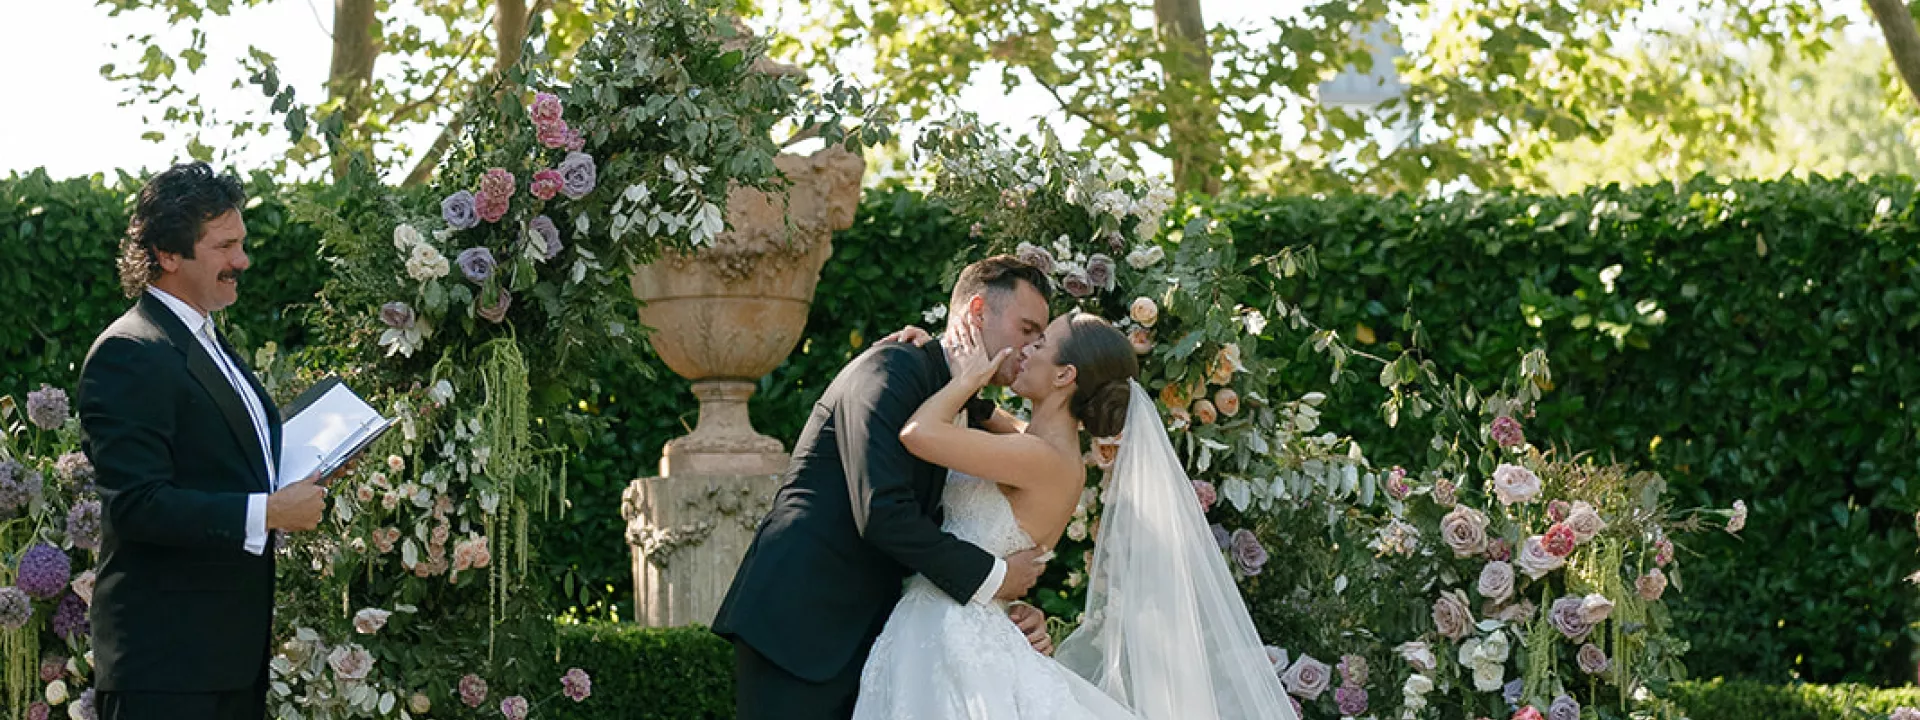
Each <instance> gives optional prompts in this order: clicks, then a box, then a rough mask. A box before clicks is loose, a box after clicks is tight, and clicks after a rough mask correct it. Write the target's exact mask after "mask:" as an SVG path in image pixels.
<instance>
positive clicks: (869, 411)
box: [834, 346, 1006, 603]
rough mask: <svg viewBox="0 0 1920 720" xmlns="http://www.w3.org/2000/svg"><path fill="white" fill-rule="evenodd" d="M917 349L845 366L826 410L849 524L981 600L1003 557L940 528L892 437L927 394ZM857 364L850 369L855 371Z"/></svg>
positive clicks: (947, 585)
mask: <svg viewBox="0 0 1920 720" xmlns="http://www.w3.org/2000/svg"><path fill="white" fill-rule="evenodd" d="M918 353H919V351H918V350H914V349H912V348H910V347H906V346H900V347H899V348H897V349H891V350H890V349H887V348H881V349H879V350H877V351H876V355H875V356H874V357H870V358H867V361H866V362H864V363H860V364H857V365H855V366H852V367H849V368H848V370H849V371H857V372H859V373H861V376H856V377H853V378H847V379H850V380H853V381H854V382H849V383H846V385H845V386H844V392H842V393H840V395H839V398H838V400H837V406H836V407H835V408H834V417H835V420H834V439H835V442H836V444H837V445H838V447H839V450H840V459H841V463H842V467H844V468H845V470H846V473H847V493H848V497H849V499H851V501H852V503H853V520H854V525H855V527H857V528H858V529H859V531H860V536H861V537H862V538H865V539H866V541H867V542H869V543H872V544H873V545H874V546H875V547H877V548H879V549H880V550H881V552H885V553H886V554H887V555H888V556H889V557H892V558H893V559H894V560H896V561H898V562H899V563H900V564H902V565H905V566H907V567H908V568H910V569H912V570H913V571H914V572H917V573H920V574H921V575H924V576H926V578H927V579H928V580H931V581H933V584H934V585H935V586H937V587H939V588H940V589H941V591H943V592H945V593H947V594H948V595H950V596H952V597H953V599H954V600H956V601H958V602H962V603H965V602H985V601H986V600H990V599H992V598H993V595H994V593H995V592H996V591H997V590H999V587H1000V581H1001V580H1002V579H1003V578H1004V577H1005V576H1006V562H1005V561H1003V560H1000V559H999V558H996V557H994V556H993V555H992V554H990V553H988V552H987V551H985V550H982V549H980V548H979V547H978V546H975V545H974V544H972V543H969V542H966V541H964V540H961V539H959V538H957V537H954V536H953V535H952V534H949V533H947V532H945V531H942V530H941V529H940V526H939V524H937V523H935V522H934V521H933V519H932V518H931V517H929V516H928V513H927V512H926V509H925V508H923V507H921V506H920V501H919V499H918V498H917V497H916V496H915V495H914V492H913V488H912V487H911V486H910V485H908V480H909V478H911V477H913V472H914V467H915V465H916V464H917V463H918V461H917V460H915V459H914V458H913V456H912V455H909V454H908V453H907V448H906V446H905V445H902V444H901V443H900V428H901V427H903V426H905V425H906V423H907V418H908V417H911V416H912V415H913V412H914V410H916V409H918V408H919V406H920V402H921V401H922V400H925V399H926V398H927V396H929V395H931V394H933V390H934V388H932V387H931V385H932V379H931V378H930V377H929V374H928V373H925V372H920V370H921V369H922V368H920V367H917V366H916V365H915V361H916V360H918V359H919V358H916V357H915V355H916V354H918ZM856 369H857V370H856Z"/></svg>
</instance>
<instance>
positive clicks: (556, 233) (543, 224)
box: [527, 215, 565, 260]
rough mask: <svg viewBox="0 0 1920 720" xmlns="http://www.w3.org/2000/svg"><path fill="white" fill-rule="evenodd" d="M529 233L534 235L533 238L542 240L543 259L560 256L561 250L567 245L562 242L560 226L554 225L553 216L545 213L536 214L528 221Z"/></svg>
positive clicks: (541, 253)
mask: <svg viewBox="0 0 1920 720" xmlns="http://www.w3.org/2000/svg"><path fill="white" fill-rule="evenodd" d="M527 234H528V235H530V236H532V239H535V240H538V241H540V243H541V245H540V246H539V247H540V248H541V252H540V257H541V259H544V260H552V259H554V258H555V257H558V256H559V255H560V250H561V249H562V248H564V247H565V246H564V245H561V244H560V228H557V227H554V226H553V218H550V217H547V216H545V215H540V216H536V217H535V218H534V219H533V220H532V221H531V222H528V223H527Z"/></svg>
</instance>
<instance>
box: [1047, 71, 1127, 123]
mask: <svg viewBox="0 0 1920 720" xmlns="http://www.w3.org/2000/svg"><path fill="white" fill-rule="evenodd" d="M1027 75H1028V76H1030V77H1032V78H1033V81H1034V82H1036V83H1039V84H1040V87H1041V88H1042V89H1044V90H1046V91H1047V94H1048V95H1052V96H1053V101H1054V102H1055V103H1058V104H1059V105H1060V111H1061V112H1064V113H1066V114H1068V115H1070V116H1072V117H1074V118H1077V119H1078V120H1080V121H1081V122H1084V123H1086V124H1087V125H1089V126H1092V127H1093V128H1094V129H1096V130H1099V131H1100V132H1103V133H1106V134H1107V136H1108V137H1111V138H1113V139H1114V140H1116V141H1118V140H1120V139H1121V138H1122V137H1124V136H1125V135H1126V129H1125V128H1122V127H1120V126H1118V125H1115V124H1113V123H1110V122H1103V121H1101V120H1100V119H1099V118H1095V117H1093V115H1092V114H1091V113H1089V112H1088V111H1087V109H1086V108H1085V107H1084V106H1082V105H1080V104H1078V103H1074V102H1070V101H1068V100H1067V99H1066V98H1065V97H1064V96H1062V95H1061V94H1060V88H1058V87H1056V86H1054V84H1053V83H1050V82H1047V79H1046V78H1044V77H1041V76H1040V73H1038V72H1035V71H1034V69H1033V68H1027Z"/></svg>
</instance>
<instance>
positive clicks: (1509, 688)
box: [1500, 678, 1527, 705]
mask: <svg viewBox="0 0 1920 720" xmlns="http://www.w3.org/2000/svg"><path fill="white" fill-rule="evenodd" d="M1526 691H1527V681H1526V680H1525V679H1524V678H1514V679H1513V682H1510V683H1507V684H1506V685H1505V686H1502V687H1501V688H1500V699H1502V700H1505V701H1507V704H1508V705H1519V704H1520V694H1521V693H1524V692H1526Z"/></svg>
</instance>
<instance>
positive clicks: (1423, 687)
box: [1400, 674, 1433, 695]
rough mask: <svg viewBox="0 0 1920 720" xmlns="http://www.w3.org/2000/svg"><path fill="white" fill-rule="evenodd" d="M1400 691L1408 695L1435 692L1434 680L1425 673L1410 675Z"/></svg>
mask: <svg viewBox="0 0 1920 720" xmlns="http://www.w3.org/2000/svg"><path fill="white" fill-rule="evenodd" d="M1400 692H1402V693H1405V694H1407V695H1425V694H1427V693H1430V692H1433V680H1431V679H1428V678H1427V676H1425V675H1418V674H1415V675H1408V676H1407V684H1406V685H1405V686H1403V687H1402V688H1400Z"/></svg>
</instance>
